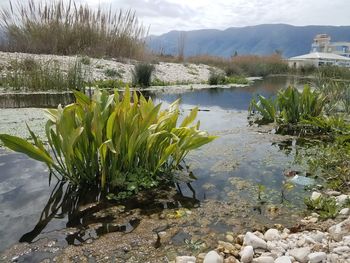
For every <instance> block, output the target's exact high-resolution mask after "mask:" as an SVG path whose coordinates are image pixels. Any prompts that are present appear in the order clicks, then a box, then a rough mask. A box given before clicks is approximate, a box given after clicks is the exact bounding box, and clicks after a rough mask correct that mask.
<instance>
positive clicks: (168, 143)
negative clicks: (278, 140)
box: [0, 89, 215, 193]
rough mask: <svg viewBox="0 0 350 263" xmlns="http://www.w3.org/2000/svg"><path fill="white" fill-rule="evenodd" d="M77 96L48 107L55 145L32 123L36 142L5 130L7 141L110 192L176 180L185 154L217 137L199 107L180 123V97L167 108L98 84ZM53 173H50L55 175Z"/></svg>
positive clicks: (78, 181) (67, 176)
mask: <svg viewBox="0 0 350 263" xmlns="http://www.w3.org/2000/svg"><path fill="white" fill-rule="evenodd" d="M75 97H76V102H75V103H73V104H70V105H67V106H66V107H64V108H62V107H61V106H59V107H58V108H57V109H48V110H46V114H47V116H48V118H49V120H48V121H47V123H46V126H45V129H46V136H47V139H48V145H49V149H46V148H45V147H44V145H43V142H42V141H41V140H40V139H39V138H38V137H37V136H36V135H35V134H34V133H33V132H32V131H31V130H30V129H29V127H28V129H29V132H30V135H31V138H32V140H33V142H34V145H33V144H31V143H29V142H27V141H26V140H24V139H21V138H18V137H14V136H10V135H6V134H1V135H0V140H2V142H3V143H4V145H5V146H7V147H9V148H10V149H12V150H15V151H17V152H22V153H25V154H27V155H28V156H29V157H31V158H33V159H35V160H38V161H41V162H44V163H46V164H47V166H48V168H49V169H50V171H51V174H54V175H55V176H56V177H57V178H58V179H60V180H62V179H63V180H67V181H69V182H70V183H72V184H74V185H84V184H89V185H97V186H99V187H101V189H103V190H105V191H109V192H116V191H117V192H118V191H120V192H119V193H121V192H123V191H128V192H132V193H137V192H138V191H139V190H141V189H143V188H149V187H153V186H155V185H157V184H158V183H159V182H161V181H167V180H171V178H172V177H171V172H172V171H174V170H176V169H179V165H180V163H181V162H182V161H183V159H184V158H185V156H186V155H187V154H188V153H189V152H190V151H191V150H194V149H196V148H198V147H200V146H202V145H204V144H206V143H209V142H210V141H212V140H214V138H215V137H213V136H208V134H207V133H206V132H203V131H200V130H199V122H198V123H194V121H195V118H196V115H197V111H198V108H195V109H193V110H192V111H191V113H190V114H189V115H188V116H187V117H185V118H184V120H183V121H182V123H181V124H180V125H179V126H177V122H178V118H179V100H177V101H175V102H174V103H172V104H171V105H170V107H169V109H167V110H164V111H161V110H160V108H161V104H158V105H154V104H153V102H152V100H151V99H149V100H146V99H145V98H144V97H143V96H142V95H141V96H140V98H139V97H138V96H137V94H136V92H134V93H133V95H132V99H133V103H131V94H130V93H129V90H128V89H127V90H126V91H125V93H124V96H123V99H122V100H120V99H119V94H118V93H117V92H115V93H114V95H109V94H108V93H107V92H103V91H102V92H100V91H99V90H96V92H95V94H94V95H93V98H92V100H90V99H89V98H88V97H87V96H86V95H84V94H83V93H80V92H75ZM51 174H50V177H51Z"/></svg>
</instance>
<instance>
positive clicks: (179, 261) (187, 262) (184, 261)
mask: <svg viewBox="0 0 350 263" xmlns="http://www.w3.org/2000/svg"><path fill="white" fill-rule="evenodd" d="M175 263H196V257H191V256H178V257H176V258H175Z"/></svg>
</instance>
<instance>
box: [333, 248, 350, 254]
mask: <svg viewBox="0 0 350 263" xmlns="http://www.w3.org/2000/svg"><path fill="white" fill-rule="evenodd" d="M349 251H350V248H349V247H348V246H340V247H336V248H334V249H333V252H334V253H337V254H339V255H342V254H344V253H345V252H349Z"/></svg>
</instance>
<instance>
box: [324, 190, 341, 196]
mask: <svg viewBox="0 0 350 263" xmlns="http://www.w3.org/2000/svg"><path fill="white" fill-rule="evenodd" d="M326 194H327V195H331V196H338V195H341V192H338V191H333V190H329V191H327V192H326Z"/></svg>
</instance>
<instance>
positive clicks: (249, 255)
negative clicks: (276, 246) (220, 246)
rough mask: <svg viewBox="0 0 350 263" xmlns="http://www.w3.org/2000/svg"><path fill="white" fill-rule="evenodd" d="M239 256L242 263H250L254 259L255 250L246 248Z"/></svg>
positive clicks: (249, 247)
mask: <svg viewBox="0 0 350 263" xmlns="http://www.w3.org/2000/svg"><path fill="white" fill-rule="evenodd" d="M239 254H240V256H241V262H242V263H250V262H252V260H253V257H254V249H253V247H252V246H246V247H244V248H243V249H242V250H241V252H240V253H239Z"/></svg>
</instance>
